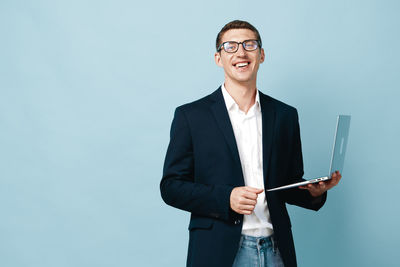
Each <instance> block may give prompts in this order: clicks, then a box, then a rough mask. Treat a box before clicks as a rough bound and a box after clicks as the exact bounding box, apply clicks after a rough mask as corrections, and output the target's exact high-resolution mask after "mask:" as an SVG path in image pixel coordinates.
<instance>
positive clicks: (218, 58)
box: [214, 52, 224, 67]
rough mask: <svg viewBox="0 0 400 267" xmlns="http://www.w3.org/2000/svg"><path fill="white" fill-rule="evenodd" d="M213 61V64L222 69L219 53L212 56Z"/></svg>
mask: <svg viewBox="0 0 400 267" xmlns="http://www.w3.org/2000/svg"><path fill="white" fill-rule="evenodd" d="M214 60H215V64H217V65H218V66H220V67H224V66H223V65H222V60H221V54H220V53H219V52H215V54H214Z"/></svg>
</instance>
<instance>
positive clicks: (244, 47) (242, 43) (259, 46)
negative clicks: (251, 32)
mask: <svg viewBox="0 0 400 267" xmlns="http://www.w3.org/2000/svg"><path fill="white" fill-rule="evenodd" d="M249 41H256V42H257V44H258V46H257V48H261V46H262V44H261V40H256V39H250V40H244V41H243V42H235V41H226V42H223V43H222V44H221V45H220V46H219V47H218V49H217V52H220V51H221V50H222V47H224V50H225V44H226V43H236V44H237V48H236V50H235V51H232V52H228V51H226V50H225V52H227V53H236V52H237V51H238V50H239V45H240V44H241V45H242V46H243V49H244V50H246V51H249V52H250V51H255V50H257V48H256V49H254V50H247V49H246V46H245V43H246V42H249Z"/></svg>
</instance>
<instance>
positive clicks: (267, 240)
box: [240, 235, 277, 252]
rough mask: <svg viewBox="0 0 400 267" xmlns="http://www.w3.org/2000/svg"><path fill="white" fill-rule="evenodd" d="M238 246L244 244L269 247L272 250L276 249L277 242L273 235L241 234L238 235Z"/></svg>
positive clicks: (251, 246)
mask: <svg viewBox="0 0 400 267" xmlns="http://www.w3.org/2000/svg"><path fill="white" fill-rule="evenodd" d="M240 246H246V247H250V248H255V249H263V248H268V247H270V248H272V249H273V251H274V252H275V251H276V250H277V242H276V239H275V237H274V235H271V236H259V237H255V236H248V235H242V236H241V237H240Z"/></svg>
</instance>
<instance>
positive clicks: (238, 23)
mask: <svg viewBox="0 0 400 267" xmlns="http://www.w3.org/2000/svg"><path fill="white" fill-rule="evenodd" d="M232 29H249V30H251V31H252V32H254V33H255V34H256V38H257V40H259V41H260V47H261V36H260V33H259V32H258V31H257V29H256V27H254V26H253V25H251V24H250V23H248V22H247V21H243V20H233V21H231V22H229V23H228V24H226V25H225V26H224V27H223V28H222V29H221V30H220V31H219V33H218V35H217V40H216V42H215V48H216V49H217V51H218V47H219V46H220V45H221V44H220V42H221V37H222V35H223V34H224V33H225V32H227V31H229V30H232Z"/></svg>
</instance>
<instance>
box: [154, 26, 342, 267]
mask: <svg viewBox="0 0 400 267" xmlns="http://www.w3.org/2000/svg"><path fill="white" fill-rule="evenodd" d="M261 46H262V43H261V38H260V35H259V33H258V31H257V29H256V28H254V27H253V26H252V25H251V24H249V23H248V22H245V21H238V20H235V21H232V22H230V23H228V24H226V25H225V26H224V27H223V28H222V30H221V31H220V33H219V34H218V36H217V41H216V48H217V52H216V53H215V62H216V64H217V65H218V66H220V67H222V68H223V69H224V72H225V81H224V83H223V84H222V85H221V86H220V87H219V88H218V89H217V90H216V91H215V92H213V93H212V94H210V95H208V96H206V97H204V98H202V99H200V100H197V101H195V102H192V103H189V104H186V105H183V106H180V107H178V108H177V109H176V111H175V115H174V120H173V122H172V126H171V136H170V137H171V139H170V144H169V146H168V150H167V155H166V158H165V163H164V170H163V178H162V180H161V184H160V189H161V195H162V198H163V199H164V201H165V202H166V203H167V204H169V205H171V206H173V207H176V208H179V209H182V210H186V211H189V212H191V219H190V224H189V248H188V256H187V266H199V267H200V266H201V267H213V266H215V267H224V266H240V267H245V266H296V257H295V250H294V244H293V238H292V232H291V223H290V219H289V216H288V213H287V210H286V205H285V204H286V203H289V204H294V205H297V206H301V207H304V208H307V209H313V210H318V209H319V208H321V207H322V206H323V205H324V203H325V200H326V196H327V193H326V191H327V190H328V189H330V188H331V187H333V186H335V185H336V184H337V183H338V182H339V180H340V178H341V175H340V173H334V174H333V175H332V179H331V180H329V181H328V182H320V183H319V184H312V185H311V184H310V185H308V186H305V187H301V188H295V189H289V190H282V191H274V192H267V193H266V192H265V189H268V188H273V187H277V186H281V185H285V184H289V183H292V182H295V181H299V180H300V179H302V176H303V159H302V152H301V143H300V132H299V125H298V116H297V111H296V109H295V108H293V107H291V106H288V105H286V104H284V103H282V102H280V101H278V100H275V99H273V98H271V97H269V96H267V95H264V94H263V93H261V92H260V91H259V90H257V86H256V81H257V71H258V67H259V65H260V64H261V63H263V61H264V59H265V53H264V49H263V48H262V47H261Z"/></svg>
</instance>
